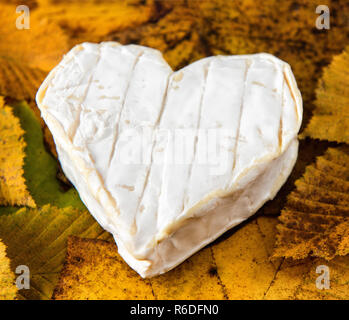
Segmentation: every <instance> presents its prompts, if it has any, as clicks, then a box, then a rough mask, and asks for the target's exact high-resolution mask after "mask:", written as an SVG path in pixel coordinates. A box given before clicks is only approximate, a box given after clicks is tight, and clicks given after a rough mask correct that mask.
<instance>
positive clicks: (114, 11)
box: [34, 0, 156, 47]
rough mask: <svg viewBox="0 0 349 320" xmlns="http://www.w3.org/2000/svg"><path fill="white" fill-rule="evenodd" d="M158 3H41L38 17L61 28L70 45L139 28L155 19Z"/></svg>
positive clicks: (138, 0)
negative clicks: (155, 9)
mask: <svg viewBox="0 0 349 320" xmlns="http://www.w3.org/2000/svg"><path fill="white" fill-rule="evenodd" d="M154 8H155V6H154V1H153V0H150V1H149V0H148V1H142V0H126V1H125V0H116V1H109V0H97V1H96V0H87V1H84V3H83V5H81V1H77V0H73V1H72V0H63V1H59V2H52V1H50V0H41V1H39V5H38V8H37V9H35V10H34V15H35V17H36V18H38V20H40V21H41V20H44V19H48V20H49V21H50V22H53V23H55V24H57V25H59V26H60V27H61V28H62V29H63V30H64V32H65V33H66V34H67V35H68V36H69V46H70V47H72V46H73V45H75V44H78V43H81V42H85V41H90V42H100V41H103V40H105V37H106V36H107V35H108V34H109V33H112V32H115V31H119V30H124V29H126V28H127V27H130V26H133V27H135V26H138V25H140V24H142V23H145V22H147V21H149V20H150V19H151V18H153V17H154V15H155V14H156V12H154Z"/></svg>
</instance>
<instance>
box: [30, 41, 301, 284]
mask: <svg viewBox="0 0 349 320" xmlns="http://www.w3.org/2000/svg"><path fill="white" fill-rule="evenodd" d="M36 100H37V104H38V106H39V108H40V110H41V114H42V117H43V118H44V120H45V122H46V124H47V126H48V127H49V129H50V131H51V132H52V134H53V137H54V140H55V143H56V147H57V152H58V156H59V160H60V162H61V164H62V168H63V170H64V172H65V174H66V176H67V177H68V178H69V179H70V180H71V182H72V183H73V184H74V186H75V187H76V189H77V190H78V192H79V194H80V197H81V199H82V201H83V202H84V203H85V205H86V206H87V208H88V209H89V211H90V212H91V214H92V215H93V216H94V217H95V219H96V220H97V221H98V222H99V223H100V224H101V226H102V227H103V228H105V229H106V230H107V231H109V232H111V233H112V234H113V236H114V238H115V241H116V243H117V245H118V250H119V253H120V254H121V256H122V257H123V258H124V259H125V261H126V262H127V263H128V264H129V265H130V266H131V267H132V268H133V269H134V270H136V271H137V272H138V273H139V274H140V275H141V276H142V277H151V276H155V275H158V274H161V273H164V272H166V271H168V270H170V269H172V268H174V267H175V266H177V265H178V264H179V263H181V262H182V261H183V260H185V259H186V258H188V257H189V256H190V255H192V254H193V253H195V252H196V251H198V250H199V249H201V248H202V247H204V246H205V245H207V244H208V243H210V242H212V241H213V240H215V239H216V238H217V237H219V236H220V235H221V234H222V233H224V232H225V231H227V230H228V229H230V228H232V227H233V226H235V225H237V224H239V223H240V222H242V221H244V220H245V219H247V218H248V217H250V216H251V215H252V214H254V213H255V212H256V211H257V210H258V209H259V208H260V207H261V206H262V205H263V204H264V203H265V202H266V201H267V200H270V199H272V198H273V197H274V196H275V195H276V193H277V192H278V190H279V189H280V187H281V186H282V185H283V183H284V182H285V181H286V179H287V177H288V176H289V174H290V172H291V170H292V168H293V166H294V164H295V161H296V159H297V153H298V140H297V134H298V130H299V128H300V125H301V121H302V99H301V95H300V92H299V90H298V88H297V84H296V81H295V79H294V76H293V74H292V71H291V68H290V67H289V65H288V64H287V63H285V62H283V61H281V60H279V59H278V58H276V57H274V56H272V55H269V54H265V53H261V54H254V55H243V56H215V57H209V58H205V59H202V60H199V61H197V62H195V63H192V64H191V65H189V66H187V67H185V68H183V69H181V70H179V71H176V72H173V70H172V69H171V68H170V67H169V65H168V64H167V63H166V62H165V61H164V59H163V58H162V56H161V53H160V52H158V51H157V50H154V49H150V48H147V47H142V46H137V45H127V46H122V45H120V44H118V43H116V42H104V43H101V44H92V43H83V44H81V45H78V46H76V47H74V48H73V49H72V50H71V51H70V52H69V53H68V54H67V55H66V56H65V57H64V58H63V60H62V61H61V62H60V63H59V65H58V66H56V67H55V68H54V69H53V70H52V71H51V72H50V73H49V75H48V76H47V78H46V79H45V81H44V82H43V84H42V85H41V87H40V89H39V91H38V93H37V97H36Z"/></svg>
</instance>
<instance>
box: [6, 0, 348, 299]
mask: <svg viewBox="0 0 349 320" xmlns="http://www.w3.org/2000/svg"><path fill="white" fill-rule="evenodd" d="M21 4H24V5H27V6H28V7H29V9H30V28H29V29H23V30H19V29H17V28H16V19H17V18H18V16H19V14H17V13H16V5H17V4H16V1H14V0H11V1H8V0H6V1H5V0H0V40H1V41H0V239H2V242H0V299H13V298H17V299H51V298H52V297H53V298H54V299H215V298H216V299H348V298H349V287H348V282H349V272H348V270H349V269H348V265H349V264H348V263H349V195H348V191H349V166H348V163H349V147H348V145H347V144H349V136H348V132H349V131H348V125H349V108H348V103H349V91H348V87H349V77H348V74H349V47H348V46H347V47H346V45H348V44H349V41H348V40H349V26H348V22H347V17H348V15H349V4H348V3H347V2H346V1H344V0H343V1H331V0H327V1H323V2H322V4H324V5H328V7H329V8H330V19H331V20H330V29H329V30H326V29H323V30H318V29H317V28H316V27H315V20H316V18H317V17H318V15H317V14H316V13H315V8H316V7H317V5H318V3H317V2H316V1H313V0H311V1H302V0H295V1H293V0H291V1H278V0H267V1H264V2H263V3H260V4H258V5H256V3H255V1H253V0H234V1H233V0H228V1H227V0H201V1H197V0H176V1H162V0H145V1H144V0H127V1H126V0H118V1H113V2H110V1H109V0H88V1H84V5H83V6H82V5H81V1H78V0H73V1H72V0H70V1H68V0H61V1H53V0H27V1H21ZM107 40H114V41H119V42H121V43H122V44H127V43H136V44H141V45H146V46H150V47H153V48H156V49H159V50H160V51H161V52H162V53H163V55H164V57H165V59H166V60H167V61H168V62H169V64H170V65H171V66H172V68H174V69H179V68H181V67H183V66H185V65H187V64H189V63H191V62H193V61H195V60H198V59H200V58H203V57H206V56H210V55H216V54H247V53H255V52H261V51H264V52H269V53H272V54H274V55H276V56H278V57H279V58H281V59H283V60H285V61H287V62H288V63H289V64H290V65H291V66H292V69H293V72H294V74H295V76H296V79H297V82H298V85H299V87H300V90H301V92H302V95H303V100H304V121H303V126H302V130H301V135H300V137H301V139H302V140H301V143H300V151H299V158H298V161H297V164H296V166H295V169H294V170H293V172H292V174H291V176H290V178H289V179H288V181H287V183H286V184H285V186H284V187H283V188H282V189H281V190H280V192H279V193H278V195H277V197H276V198H275V199H274V200H273V201H271V202H270V203H267V204H266V205H265V206H264V207H263V208H262V209H261V210H260V211H259V213H257V214H256V215H255V216H254V217H252V218H251V219H250V220H249V221H246V222H245V223H243V224H242V225H240V226H238V227H237V228H235V229H233V230H231V231H229V232H228V233H227V234H225V235H224V236H222V237H221V238H220V239H218V240H217V241H216V242H215V243H213V244H211V245H210V246H208V247H206V248H205V249H203V250H201V251H200V252H198V253H197V254H195V255H194V256H193V257H191V258H190V259H188V260H186V261H185V262H184V263H182V264H181V265H180V266H178V267H177V268H175V269H174V270H172V271H170V272H168V273H166V274H164V275H161V276H158V277H155V278H152V279H147V280H143V279H141V278H140V277H139V276H138V275H137V274H136V273H135V272H134V271H133V270H132V269H130V268H129V267H128V265H127V264H126V263H125V262H124V261H123V260H122V259H121V258H120V256H119V255H118V253H117V247H116V245H115V243H114V242H113V240H112V238H111V236H110V235H109V234H108V233H107V232H105V231H104V230H102V229H101V228H100V226H99V225H98V224H97V222H96V221H95V220H94V219H93V218H92V216H91V215H90V214H89V213H88V211H87V210H86V208H85V206H84V205H83V204H82V202H81V200H80V198H79V196H78V194H77V192H76V190H75V189H74V188H73V187H72V186H71V185H70V184H69V182H68V181H67V180H66V178H65V177H64V174H63V173H62V171H61V170H60V167H59V163H58V161H57V159H56V157H57V154H56V151H55V145H54V142H53V139H52V136H51V134H50V132H49V130H48V128H47V127H46V126H45V124H44V122H43V121H42V119H41V118H40V113H39V111H38V108H37V106H36V104H35V93H36V90H37V88H38V86H39V85H40V83H41V82H42V80H43V79H44V78H45V76H46V74H47V72H48V71H49V70H50V69H51V68H52V67H53V66H55V65H56V64H57V63H58V62H59V61H60V59H61V58H62V56H63V54H64V53H66V52H67V51H69V49H70V48H71V47H72V46H73V45H75V44H77V43H80V42H83V41H91V42H100V41H107ZM345 47H346V48H345ZM18 265H27V266H28V267H29V269H30V272H31V279H30V289H29V290H17V289H16V287H15V285H14V279H15V275H14V271H15V269H16V267H17V266H18ZM319 265H326V266H328V267H329V268H330V276H331V287H330V289H328V290H319V289H318V288H317V287H316V285H315V280H316V278H317V277H318V276H319V275H318V274H317V273H316V267H317V266H319Z"/></svg>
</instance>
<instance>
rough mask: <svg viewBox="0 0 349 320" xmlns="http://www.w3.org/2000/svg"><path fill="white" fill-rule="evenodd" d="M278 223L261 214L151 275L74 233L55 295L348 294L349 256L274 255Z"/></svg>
mask: <svg viewBox="0 0 349 320" xmlns="http://www.w3.org/2000/svg"><path fill="white" fill-rule="evenodd" d="M276 224H277V219H276V218H267V217H259V218H257V219H255V220H253V221H251V222H249V223H247V224H245V225H244V226H243V227H241V228H239V230H237V231H235V232H234V233H233V234H230V236H229V237H228V235H225V236H223V239H220V240H219V242H218V243H215V244H213V245H211V246H209V247H207V248H205V249H203V250H201V251H200V252H198V253H196V254H195V255H194V256H192V257H191V258H190V259H188V260H186V261H185V262H183V263H182V264H181V265H179V266H178V267H176V268H175V269H173V270H171V271H169V272H167V273H165V274H163V275H160V276H157V277H154V278H151V279H142V278H141V277H140V276H139V275H138V274H137V273H136V272H134V271H133V270H132V269H130V267H129V266H128V265H127V264H126V263H125V262H124V261H123V260H122V258H121V257H120V256H119V255H118V254H117V247H116V245H115V244H113V243H107V242H105V241H99V240H89V239H81V238H77V237H72V238H70V239H69V241H68V253H67V257H66V261H65V265H64V269H63V270H62V273H61V276H60V280H59V282H58V285H57V287H56V288H55V291H54V295H53V298H54V299H57V300H66V299H170V300H171V299H217V300H218V299H346V298H347V297H348V296H349V288H348V286H347V285H346V283H347V282H348V281H349V272H347V268H345V267H342V266H343V265H344V263H345V261H347V262H349V257H344V258H343V257H339V258H336V259H334V260H333V262H331V263H327V262H325V261H323V259H305V260H302V261H296V262H294V261H288V260H284V259H276V260H270V258H269V257H270V255H271V253H272V250H273V244H274V241H275V232H276V230H275V225H276ZM230 233H232V232H230ZM227 237H228V238H227ZM324 264H327V265H328V266H329V267H330V270H331V288H330V289H329V290H326V292H320V290H319V289H318V288H317V286H316V278H317V277H318V276H319V275H318V274H317V273H316V267H317V266H318V265H324Z"/></svg>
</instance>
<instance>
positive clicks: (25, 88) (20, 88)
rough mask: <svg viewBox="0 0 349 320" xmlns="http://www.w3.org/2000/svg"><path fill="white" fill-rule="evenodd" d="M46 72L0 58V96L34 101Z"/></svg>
mask: <svg viewBox="0 0 349 320" xmlns="http://www.w3.org/2000/svg"><path fill="white" fill-rule="evenodd" d="M45 76H46V72H44V71H42V70H40V69H36V68H30V67H27V66H26V65H24V64H21V63H18V62H17V61H15V60H13V59H10V58H4V57H0V94H1V95H3V96H6V97H11V98H15V99H18V100H34V99H35V94H36V91H37V90H38V88H39V86H40V85H41V83H42V81H43V80H44V79H45Z"/></svg>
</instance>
